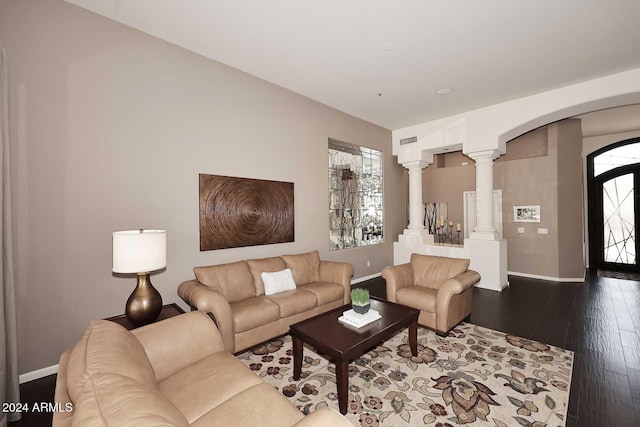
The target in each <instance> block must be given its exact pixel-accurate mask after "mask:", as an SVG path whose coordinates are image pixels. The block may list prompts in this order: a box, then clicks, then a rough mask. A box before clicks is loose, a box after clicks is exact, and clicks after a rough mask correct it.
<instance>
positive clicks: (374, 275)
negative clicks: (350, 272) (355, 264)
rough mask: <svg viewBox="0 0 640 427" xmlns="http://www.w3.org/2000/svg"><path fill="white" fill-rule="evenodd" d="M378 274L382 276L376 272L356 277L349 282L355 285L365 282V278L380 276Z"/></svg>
mask: <svg viewBox="0 0 640 427" xmlns="http://www.w3.org/2000/svg"><path fill="white" fill-rule="evenodd" d="M380 276H382V274H381V273H376V274H370V275H369V276H364V277H359V278H357V279H353V280H352V281H351V284H352V285H355V284H357V283H362V282H366V281H367V280H371V279H375V278H376V277H380Z"/></svg>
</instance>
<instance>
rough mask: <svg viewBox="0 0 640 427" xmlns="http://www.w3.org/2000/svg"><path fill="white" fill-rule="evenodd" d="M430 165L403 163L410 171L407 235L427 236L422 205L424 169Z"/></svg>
mask: <svg viewBox="0 0 640 427" xmlns="http://www.w3.org/2000/svg"><path fill="white" fill-rule="evenodd" d="M428 165H429V163H428V162H426V161H424V160H416V161H412V162H407V163H403V164H402V166H404V167H405V168H407V169H408V170H409V227H408V228H407V229H406V230H404V234H406V235H414V236H420V235H425V234H426V229H425V227H424V223H423V216H424V204H423V203H422V169H424V168H426V167H427V166H428Z"/></svg>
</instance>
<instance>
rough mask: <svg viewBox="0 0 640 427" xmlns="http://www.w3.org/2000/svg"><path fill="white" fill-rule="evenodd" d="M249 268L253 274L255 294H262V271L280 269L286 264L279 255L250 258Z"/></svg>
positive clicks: (268, 271) (267, 271) (269, 271)
mask: <svg viewBox="0 0 640 427" xmlns="http://www.w3.org/2000/svg"><path fill="white" fill-rule="evenodd" d="M247 263H249V270H251V275H253V284H254V285H255V288H256V296H260V295H264V282H263V281H262V277H261V274H262V273H273V272H274V271H282V270H284V269H285V268H287V266H286V264H285V263H284V261H283V260H282V258H280V257H279V256H275V257H271V258H262V259H250V260H248V261H247Z"/></svg>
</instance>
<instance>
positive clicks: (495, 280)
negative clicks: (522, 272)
mask: <svg viewBox="0 0 640 427" xmlns="http://www.w3.org/2000/svg"><path fill="white" fill-rule="evenodd" d="M465 247H468V248H469V259H470V260H471V264H470V265H469V268H470V269H471V270H475V271H477V272H478V273H480V276H481V279H480V283H478V284H477V285H476V287H478V288H482V289H490V290H492V291H498V292H501V291H502V290H503V289H504V288H506V287H507V286H509V281H508V280H507V241H506V240H493V241H491V240H479V239H475V240H474V239H469V240H465Z"/></svg>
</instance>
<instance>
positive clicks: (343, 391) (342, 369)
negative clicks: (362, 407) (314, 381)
mask: <svg viewBox="0 0 640 427" xmlns="http://www.w3.org/2000/svg"><path fill="white" fill-rule="evenodd" d="M336 386H337V388H338V407H339V408H340V413H341V414H342V415H344V414H346V413H347V404H348V403H349V361H348V360H346V361H344V360H336Z"/></svg>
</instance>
